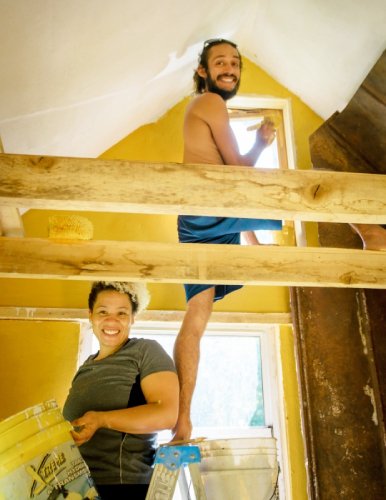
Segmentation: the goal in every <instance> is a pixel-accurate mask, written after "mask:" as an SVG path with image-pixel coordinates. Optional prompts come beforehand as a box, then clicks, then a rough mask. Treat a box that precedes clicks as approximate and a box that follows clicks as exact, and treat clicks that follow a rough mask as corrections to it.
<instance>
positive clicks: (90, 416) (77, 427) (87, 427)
mask: <svg viewBox="0 0 386 500" xmlns="http://www.w3.org/2000/svg"><path fill="white" fill-rule="evenodd" d="M71 424H72V426H73V427H74V430H73V431H72V433H71V434H72V437H73V439H74V441H75V444H76V445H77V446H81V445H82V444H84V443H86V442H87V441H89V440H90V439H91V438H92V437H93V435H94V434H95V432H96V431H97V430H98V429H99V428H100V427H102V424H101V418H100V416H99V414H98V412H96V411H88V412H87V413H85V414H84V415H83V416H82V417H79V418H77V419H76V420H73V421H72V422H71Z"/></svg>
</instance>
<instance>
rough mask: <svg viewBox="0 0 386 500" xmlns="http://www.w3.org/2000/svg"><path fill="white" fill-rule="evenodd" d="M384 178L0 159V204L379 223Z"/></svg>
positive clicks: (385, 201)
mask: <svg viewBox="0 0 386 500" xmlns="http://www.w3.org/2000/svg"><path fill="white" fill-rule="evenodd" d="M385 192H386V176H383V175H375V174H374V175H370V174H353V173H340V172H339V173H338V172H320V171H311V170H310V171H308V170H307V171H304V170H302V171H299V170H270V169H252V168H249V167H237V168H235V167H232V166H224V165H222V166H218V165H183V164H176V163H138V162H137V163H133V162H129V161H120V160H100V159H84V158H59V157H43V156H22V155H7V154H3V155H0V206H1V205H3V206H12V207H35V208H41V209H66V210H91V211H108V212H132V213H159V214H180V213H184V214H191V215H220V216H234V217H255V218H273V219H292V220H302V221H307V220H308V221H325V222H357V223H360V222H362V223H374V224H383V223H386V196H385Z"/></svg>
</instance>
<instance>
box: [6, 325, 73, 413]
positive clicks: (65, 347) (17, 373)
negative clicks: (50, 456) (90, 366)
mask: <svg viewBox="0 0 386 500" xmlns="http://www.w3.org/2000/svg"><path fill="white" fill-rule="evenodd" d="M0 339H1V363H0V395H1V398H0V399H1V405H0V420H1V419H3V418H6V417H8V416H10V415H13V414H15V413H17V412H19V411H21V410H23V409H25V408H28V407H29V406H34V405H36V404H38V403H41V402H43V401H45V400H48V399H56V401H57V402H58V404H59V405H62V404H63V402H64V400H65V398H66V396H67V391H68V387H69V385H70V382H71V380H72V377H73V375H74V371H75V368H76V361H77V356H78V343H79V326H78V325H77V324H74V323H66V324H63V323H57V322H42V321H34V322H32V321H6V320H0Z"/></svg>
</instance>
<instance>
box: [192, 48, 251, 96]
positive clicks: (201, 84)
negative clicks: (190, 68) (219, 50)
mask: <svg viewBox="0 0 386 500" xmlns="http://www.w3.org/2000/svg"><path fill="white" fill-rule="evenodd" d="M222 43H227V44H228V45H231V46H232V47H234V48H235V49H236V50H237V52H238V54H239V56H240V70H241V66H242V60H241V54H240V52H239V49H238V48H237V45H236V44H235V43H234V42H231V41H230V40H226V39H225V38H211V39H210V40H206V41H205V42H204V48H203V49H202V52H201V54H200V55H199V56H198V65H199V66H202V67H203V68H204V69H205V71H208V58H209V51H210V49H211V48H212V47H214V46H215V45H221V44H222ZM193 81H194V91H195V92H196V94H203V93H204V92H205V90H206V84H205V78H203V77H202V76H200V75H199V74H198V73H197V70H195V72H194V75H193Z"/></svg>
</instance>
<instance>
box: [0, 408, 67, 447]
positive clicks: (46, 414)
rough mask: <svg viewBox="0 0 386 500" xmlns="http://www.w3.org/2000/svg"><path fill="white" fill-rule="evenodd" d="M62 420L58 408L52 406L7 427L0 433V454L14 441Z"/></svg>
mask: <svg viewBox="0 0 386 500" xmlns="http://www.w3.org/2000/svg"><path fill="white" fill-rule="evenodd" d="M63 421H64V419H63V415H62V413H61V411H60V409H59V408H52V409H51V410H47V411H43V412H41V413H39V414H37V415H36V414H35V415H34V416H33V418H32V417H30V418H27V419H26V420H23V421H21V422H19V423H17V424H16V425H13V426H12V427H9V428H8V429H7V430H6V431H4V432H2V433H0V454H1V453H3V452H4V451H5V450H7V449H8V448H11V447H12V446H15V444H16V443H20V442H21V441H24V440H25V439H27V438H29V437H30V436H33V435H34V434H37V433H38V432H40V431H42V430H43V429H47V428H49V427H51V426H52V425H55V424H58V423H59V422H63Z"/></svg>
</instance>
